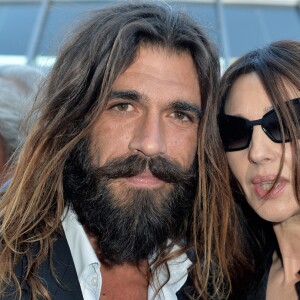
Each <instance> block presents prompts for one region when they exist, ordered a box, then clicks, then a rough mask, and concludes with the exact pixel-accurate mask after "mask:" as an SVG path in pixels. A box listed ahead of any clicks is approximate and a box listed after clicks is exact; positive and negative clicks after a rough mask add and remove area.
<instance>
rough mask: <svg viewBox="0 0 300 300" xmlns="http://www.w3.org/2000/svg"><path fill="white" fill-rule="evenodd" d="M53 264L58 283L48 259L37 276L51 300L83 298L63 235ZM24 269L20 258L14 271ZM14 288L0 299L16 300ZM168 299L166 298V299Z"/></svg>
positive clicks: (25, 299)
mask: <svg viewBox="0 0 300 300" xmlns="http://www.w3.org/2000/svg"><path fill="white" fill-rule="evenodd" d="M53 264H54V269H55V272H56V275H57V277H58V279H59V283H58V282H57V281H56V279H55V278H54V277H53V275H52V273H51V271H50V265H49V260H46V261H45V262H44V263H43V264H42V265H41V266H40V268H39V271H38V276H39V277H40V278H42V279H43V281H44V282H45V283H46V288H47V290H48V291H49V294H50V296H51V299H52V300H83V296H82V292H81V288H80V284H79V281H78V277H77V273H76V269H75V265H74V262H73V259H72V255H71V252H70V248H69V245H68V242H67V239H66V237H65V236H64V235H63V236H62V237H60V238H59V239H58V240H57V241H56V242H55V244H54V248H53ZM25 270H26V261H25V259H23V260H21V261H20V262H19V263H18V264H17V266H16V268H15V272H16V274H17V276H18V277H19V278H21V277H22V274H24V272H25ZM190 284H191V281H190V279H188V280H187V282H186V283H185V284H184V286H183V287H182V288H181V289H180V290H179V291H178V292H177V297H178V300H187V299H189V298H188V297H187V296H186V294H185V292H184V291H185V290H186V289H189V286H190ZM14 292H15V289H14V288H13V287H10V288H8V289H7V293H6V295H5V296H3V297H0V299H1V300H17V299H18V298H17V296H16V294H14ZM22 292H23V293H22V300H30V299H31V297H30V291H29V289H28V287H27V286H23V287H22ZM166 300H168V299H166Z"/></svg>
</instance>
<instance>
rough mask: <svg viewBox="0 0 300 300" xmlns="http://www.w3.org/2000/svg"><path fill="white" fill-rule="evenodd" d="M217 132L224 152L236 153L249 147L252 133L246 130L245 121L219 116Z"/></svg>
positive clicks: (248, 129) (249, 129)
mask: <svg viewBox="0 0 300 300" xmlns="http://www.w3.org/2000/svg"><path fill="white" fill-rule="evenodd" d="M219 130H220V135H221V138H222V142H223V145H224V149H225V151H228V152H230V151H238V150H242V149H246V148H247V147H248V146H249V142H250V140H251V134H252V131H251V128H247V121H246V120H245V119H243V118H239V117H234V116H228V115H220V116H219Z"/></svg>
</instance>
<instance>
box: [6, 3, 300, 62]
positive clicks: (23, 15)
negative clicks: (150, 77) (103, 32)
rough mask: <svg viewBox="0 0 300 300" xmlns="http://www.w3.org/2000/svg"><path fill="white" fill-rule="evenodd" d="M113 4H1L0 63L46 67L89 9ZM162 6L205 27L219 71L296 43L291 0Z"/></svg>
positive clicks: (298, 28)
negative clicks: (247, 56)
mask: <svg viewBox="0 0 300 300" xmlns="http://www.w3.org/2000/svg"><path fill="white" fill-rule="evenodd" d="M123 1H124V0H123ZM117 2H122V1H102V0H97V1H92V0H81V1H79V0H77V1H72V0H64V1H63V0H35V1H34V0H31V1H29V0H18V1H17V0H16V1H14V0H9V1H5V0H0V64H8V63H21V64H25V63H28V64H34V65H40V66H51V65H52V64H53V61H54V60H55V55H56V52H57V51H58V49H59V47H60V45H61V42H62V41H63V39H64V37H65V36H66V35H67V34H68V32H69V30H70V29H71V28H72V24H74V23H76V22H77V21H79V20H80V18H82V17H84V16H85V15H86V14H87V13H88V11H90V10H92V9H94V8H101V7H105V6H107V5H110V4H112V3H117ZM166 2H167V3H169V4H170V5H172V6H175V7H180V8H182V9H185V10H186V11H188V12H189V13H190V14H191V15H192V16H193V17H194V18H196V20H197V21H198V22H199V23H200V24H201V25H202V26H203V27H204V28H205V30H206V32H207V33H208V35H209V36H210V37H211V38H212V39H213V40H214V41H215V43H216V44H217V46H218V47H219V50H220V60H221V62H222V64H223V67H226V66H227V65H228V64H229V63H230V62H231V61H232V60H234V59H235V58H236V57H239V56H241V55H243V54H244V53H246V52H248V51H249V50H252V49H254V48H257V47H262V46H264V45H265V44H267V43H269V42H271V41H274V40H279V39H296V40H300V2H299V1H296V0H264V1H259V0H252V1H251V0H248V1H246V0H210V1H209V0H202V1H201V0H198V1H197V0H194V1H184V0H182V1H166Z"/></svg>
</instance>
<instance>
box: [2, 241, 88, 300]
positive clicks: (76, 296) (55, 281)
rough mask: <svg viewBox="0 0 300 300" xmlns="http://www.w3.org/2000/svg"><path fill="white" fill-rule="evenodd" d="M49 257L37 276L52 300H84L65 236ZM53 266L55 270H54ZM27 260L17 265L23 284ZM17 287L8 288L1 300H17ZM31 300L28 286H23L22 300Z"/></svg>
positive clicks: (18, 274)
mask: <svg viewBox="0 0 300 300" xmlns="http://www.w3.org/2000/svg"><path fill="white" fill-rule="evenodd" d="M51 259H52V260H51V261H50V257H47V259H45V260H44V261H43V262H42V264H41V265H40V267H39V268H38V272H37V276H38V277H39V278H40V280H41V281H42V283H43V284H44V286H45V288H46V289H47V290H48V292H49V294H50V296H51V299H52V300H60V299H64V300H83V296H82V293H81V288H80V285H79V281H78V278H77V273H76V269H75V266H74V263H73V260H72V256H71V253H70V249H69V246H68V243H67V240H66V238H65V236H64V235H61V236H60V237H59V238H58V239H57V240H56V242H55V243H54V246H53V251H52V256H51ZM52 266H53V268H52ZM26 268H27V259H26V257H25V256H24V257H22V258H21V259H20V260H19V262H18V263H17V264H16V266H15V268H14V271H15V274H16V276H17V278H18V280H19V282H22V278H24V274H25V272H26V271H27V269H26ZM15 291H16V287H15V286H14V285H12V286H9V287H7V289H6V293H5V296H1V297H0V299H1V300H13V299H14V300H15V299H17V297H16V293H15ZM27 299H28V300H29V299H31V295H30V289H29V287H28V285H26V284H23V285H22V300H27Z"/></svg>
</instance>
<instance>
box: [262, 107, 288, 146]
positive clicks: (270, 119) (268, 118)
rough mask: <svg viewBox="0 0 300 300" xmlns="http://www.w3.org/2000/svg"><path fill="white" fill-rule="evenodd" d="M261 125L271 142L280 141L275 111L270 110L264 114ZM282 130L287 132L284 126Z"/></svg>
mask: <svg viewBox="0 0 300 300" xmlns="http://www.w3.org/2000/svg"><path fill="white" fill-rule="evenodd" d="M262 127H263V129H264V131H265V132H266V134H267V135H268V136H269V137H270V138H271V140H272V141H273V142H275V143H281V142H282V136H281V131H280V125H279V121H278V118H277V115H276V113H275V111H272V112H270V113H269V114H267V115H265V116H264V118H263V120H262ZM284 132H285V133H287V130H286V128H284ZM285 136H286V134H285Z"/></svg>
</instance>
